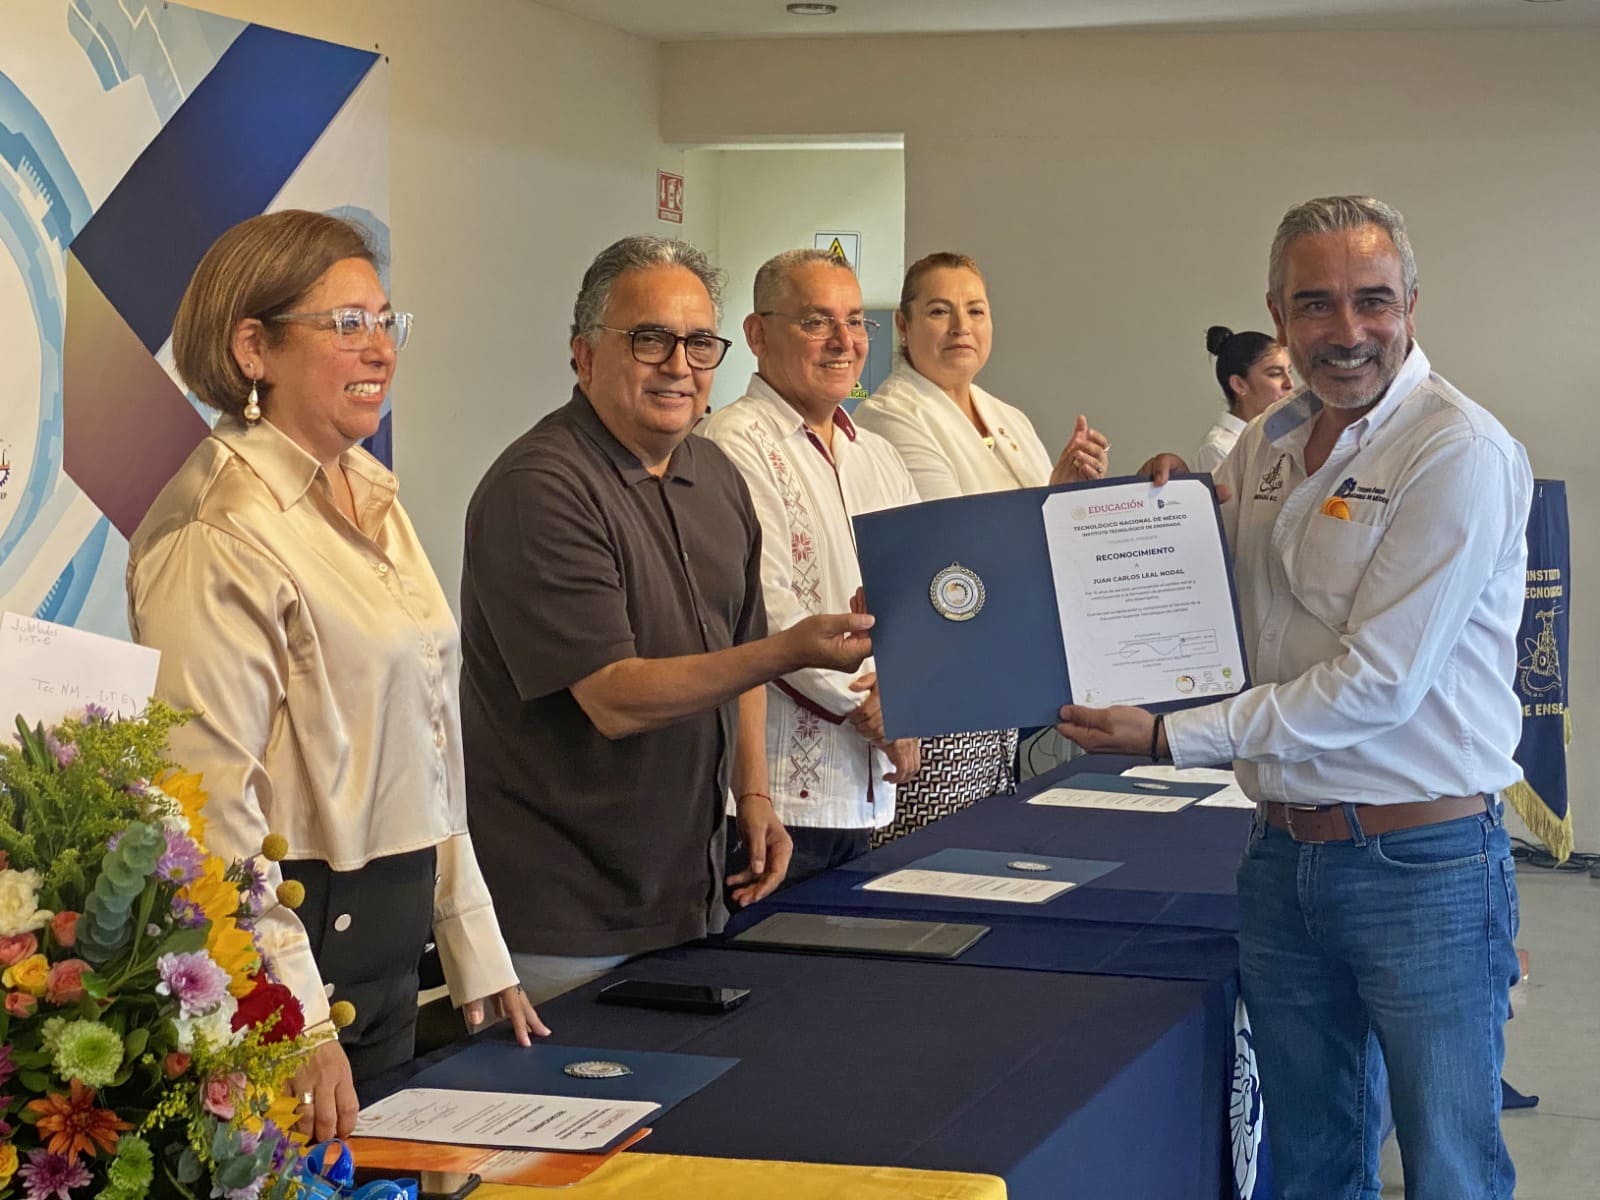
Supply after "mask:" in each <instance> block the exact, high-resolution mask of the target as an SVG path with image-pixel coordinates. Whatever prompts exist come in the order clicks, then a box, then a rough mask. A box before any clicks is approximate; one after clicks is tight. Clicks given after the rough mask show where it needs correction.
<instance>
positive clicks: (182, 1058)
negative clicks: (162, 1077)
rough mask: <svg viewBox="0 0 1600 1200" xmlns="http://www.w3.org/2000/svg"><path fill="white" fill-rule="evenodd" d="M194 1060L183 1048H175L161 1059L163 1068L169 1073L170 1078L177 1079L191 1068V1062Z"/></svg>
mask: <svg viewBox="0 0 1600 1200" xmlns="http://www.w3.org/2000/svg"><path fill="white" fill-rule="evenodd" d="M193 1061H194V1060H193V1059H192V1058H190V1057H189V1056H188V1055H187V1054H185V1053H184V1052H183V1051H182V1050H174V1051H172V1052H171V1053H169V1054H168V1055H167V1057H166V1058H164V1059H162V1060H161V1069H162V1070H163V1071H165V1072H166V1073H167V1078H168V1079H176V1078H177V1077H178V1076H179V1075H182V1074H183V1073H184V1072H185V1071H187V1070H188V1069H189V1064H190V1063H191V1062H193Z"/></svg>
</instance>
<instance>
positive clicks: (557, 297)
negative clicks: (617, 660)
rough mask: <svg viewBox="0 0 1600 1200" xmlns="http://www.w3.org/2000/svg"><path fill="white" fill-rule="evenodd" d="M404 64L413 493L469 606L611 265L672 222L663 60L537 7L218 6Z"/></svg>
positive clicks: (395, 141)
mask: <svg viewBox="0 0 1600 1200" xmlns="http://www.w3.org/2000/svg"><path fill="white" fill-rule="evenodd" d="M197 7H201V8H205V9H208V10H210V11H213V12H218V13H223V14H225V15H227V16H230V17H236V18H239V19H241V20H249V21H258V22H260V23H261V24H264V25H271V26H274V27H276V28H279V29H286V30H289V31H291V32H294V33H301V34H306V35H308V36H311V37H320V38H326V39H328V40H329V41H336V42H344V43H346V44H349V45H355V46H373V45H378V46H380V47H381V48H382V50H383V51H384V53H386V54H388V55H389V56H390V59H391V70H392V72H393V74H392V81H391V82H392V86H391V96H392V105H393V112H392V125H391V136H390V156H391V163H392V175H393V178H392V188H393V190H392V193H391V214H392V226H393V242H392V250H393V258H394V263H393V289H394V301H395V304H396V306H397V307H401V308H410V309H413V310H415V312H416V313H417V332H416V336H415V338H414V339H413V340H412V342H411V343H410V345H408V346H407V347H406V350H405V355H404V360H403V362H402V363H401V368H400V372H399V375H398V377H397V379H396V388H395V401H396V403H395V411H394V443H395V470H396V473H397V474H398V475H399V477H400V495H401V499H402V501H403V502H404V503H405V505H406V509H407V511H408V512H409V513H410V514H411V518H412V520H413V521H414V522H415V524H416V526H417V530H418V532H419V533H420V535H421V537H422V540H423V544H424V545H425V546H426V547H427V550H428V554H429V556H430V557H431V558H432V560H433V565H434V569H435V570H436V571H437V572H438V575H439V579H440V581H441V582H442V583H443V584H444V589H445V593H446V594H447V595H448V596H450V598H451V601H452V603H454V602H455V601H456V597H457V593H458V591H459V588H460V581H461V536H462V519H463V516H464V514H465V512H466V504H467V499H468V498H469V497H470V496H471V494H472V489H473V488H474V487H476V486H477V482H478V479H479V478H480V477H481V476H482V474H483V472H484V469H485V468H486V467H487V466H488V465H489V463H490V462H491V461H492V460H493V458H494V457H495V455H497V454H498V453H499V452H500V450H501V449H502V448H503V447H504V446H505V445H506V443H508V442H510V441H511V440H512V439H513V438H514V437H516V436H517V435H518V434H520V433H521V432H522V431H523V430H525V429H526V428H527V427H528V426H530V425H532V424H533V422H534V421H535V420H536V419H537V418H538V417H539V416H540V415H542V414H543V413H545V412H548V411H549V410H550V409H552V408H555V407H557V406H558V405H560V404H562V403H564V402H565V401H566V398H567V396H568V394H569V391H570V389H571V386H572V382H573V377H572V372H571V370H570V369H569V367H568V365H567V360H568V357H569V355H568V350H567V330H568V327H569V325H570V324H571V321H572V301H573V297H574V295H575V294H576V292H577V289H578V282H579V280H580V279H581V278H582V275H583V270H584V268H585V267H587V266H588V264H589V261H590V259H592V258H593V257H594V255H595V253H596V252H597V251H599V250H600V249H601V248H602V247H604V246H606V245H607V244H609V243H610V242H612V241H614V240H615V239H617V238H619V237H622V236H623V235H625V234H630V233H650V232H660V233H668V234H676V233H677V231H678V229H679V226H677V225H671V224H667V223H665V222H658V221H657V220H656V210H655V172H656V168H657V167H661V168H663V169H665V170H670V171H676V172H681V170H682V159H683V155H682V154H681V153H679V152H677V151H675V150H669V149H667V148H666V147H665V146H664V145H663V143H662V141H661V139H660V136H659V134H658V131H657V130H658V112H659V99H658V96H659V92H658V86H659V71H658V66H657V55H656V48H655V45H654V44H653V43H651V42H647V41H644V40H642V39H640V38H634V37H630V36H628V35H626V34H622V33H618V32H617V31H615V30H613V29H609V28H607V27H605V26H601V25H597V24H593V23H591V22H587V21H583V20H580V19H578V18H576V17H571V16H568V15H566V14H564V13H558V12H555V11H554V10H551V9H547V8H544V7H542V6H540V5H538V4H534V3H530V2H529V0H451V2H450V3H433V2H430V3H418V2H415V0H403V2H401V3H395V2H394V0H342V2H341V3H338V4H330V3H326V2H324V0H272V2H271V3H268V2H267V0H199V2H198V3H197Z"/></svg>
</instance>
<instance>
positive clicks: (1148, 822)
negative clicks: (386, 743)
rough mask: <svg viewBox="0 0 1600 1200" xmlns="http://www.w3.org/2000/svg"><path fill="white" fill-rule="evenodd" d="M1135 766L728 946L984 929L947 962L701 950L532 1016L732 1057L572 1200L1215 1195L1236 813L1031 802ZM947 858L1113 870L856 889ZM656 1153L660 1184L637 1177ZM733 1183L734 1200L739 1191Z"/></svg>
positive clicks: (959, 834) (1223, 1164)
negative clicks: (991, 889) (759, 1168)
mask: <svg viewBox="0 0 1600 1200" xmlns="http://www.w3.org/2000/svg"><path fill="white" fill-rule="evenodd" d="M1135 761H1138V760H1134V759H1117V758H1109V757H1105V756H1091V757H1089V758H1084V759H1078V760H1074V761H1073V762H1070V763H1067V764H1064V765H1063V766H1062V767H1060V768H1058V769H1057V770H1056V771H1053V772H1051V773H1050V774H1048V775H1046V776H1043V777H1041V778H1040V779H1039V780H1035V781H1031V782H1030V784H1028V785H1025V787H1024V789H1023V791H1022V793H1021V794H1020V795H1019V796H1014V797H996V798H994V799H991V800H987V801H984V802H983V803H981V804H979V805H976V806H974V807H973V808H971V809H968V810H965V811H964V812H961V813H958V814H955V815H954V816H951V817H948V818H946V819H945V820H943V821H941V822H938V823H937V824H935V825H932V826H929V827H928V828H926V829H923V830H919V831H918V832H917V833H915V834H912V835H911V836H909V837H907V838H905V839H902V840H901V841H899V842H895V843H891V844H890V845H888V846H885V847H883V848H881V849H880V850H877V851H875V852H874V853H873V854H871V855H869V856H867V857H865V858H863V859H861V860H857V862H855V863H852V864H849V865H848V866H847V867H845V868H841V869H840V870H837V871H833V872H830V873H828V874H827V875H825V876H822V877H819V878H818V879H815V880H811V881H808V882H807V883H805V884H801V885H799V886H797V887H795V888H791V889H786V890H785V891H784V892H782V893H780V894H779V895H778V896H776V897H773V898H771V899H769V900H768V901H766V902H764V903H763V904H762V905H760V906H759V907H758V908H757V909H756V910H754V911H753V912H751V913H748V914H741V915H740V916H739V917H738V918H737V919H736V921H735V923H734V925H733V927H732V928H733V929H735V930H736V929H738V928H742V927H743V926H745V925H747V924H749V923H751V922H753V921H754V920H757V919H760V918H761V917H762V916H765V915H768V914H770V913H771V912H773V911H776V910H778V909H782V908H790V909H811V910H822V911H831V912H851V913H861V914H866V915H894V916H906V917H912V918H916V917H922V918H927V917H931V916H941V917H948V916H951V915H955V914H959V915H960V916H962V917H965V918H967V919H977V920H981V921H982V922H983V923H984V924H988V925H990V926H992V929H993V931H992V932H991V933H990V934H989V935H988V936H987V937H986V938H984V939H983V940H982V941H980V942H979V943H978V944H977V945H976V946H974V947H973V948H972V949H971V950H969V951H968V952H967V953H966V954H965V955H964V956H963V957H962V959H961V960H960V961H959V962H955V963H945V962H931V963H930V962H909V961H898V960H887V959H869V958H851V957H843V956H833V955H805V954H795V953H785V952H775V951H756V950H745V949H735V948H733V947H730V946H727V945H724V944H720V943H719V942H717V941H715V940H714V941H712V942H710V943H701V944H696V945H692V946H687V947H681V948H678V949H674V950H668V951H662V952H660V953H657V954H653V955H649V956H647V957H645V958H642V959H639V960H636V961H634V962H632V963H629V964H627V965H626V966H624V967H623V968H622V969H621V970H620V971H618V972H615V973H613V974H612V975H610V976H608V977H606V978H605V979H602V980H599V981H596V982H595V983H592V984H589V985H587V986H586V987H584V988H580V989H578V990H577V991H574V992H572V993H569V994H567V995H565V996H562V997H559V998H558V999H556V1000H554V1001H552V1002H550V1003H548V1004H546V1005H544V1006H542V1007H541V1010H540V1011H541V1015H542V1016H543V1017H544V1018H545V1019H546V1020H547V1021H548V1022H549V1024H550V1025H551V1027H552V1028H553V1029H554V1030H555V1033H554V1037H553V1040H554V1041H555V1042H556V1043H557V1044H561V1043H565V1044H570V1045H575V1046H610V1047H615V1048H617V1049H619V1050H665V1051H677V1052H681V1053H692V1054H710V1055H726V1056H731V1057H736V1058H739V1059H740V1060H741V1061H740V1063H739V1064H738V1065H737V1066H736V1067H735V1068H733V1069H732V1070H730V1071H729V1072H728V1073H727V1074H725V1075H723V1076H722V1077H720V1078H719V1079H717V1080H716V1081H715V1082H713V1083H712V1084H710V1085H709V1086H708V1087H706V1088H705V1089H704V1090H703V1091H701V1092H699V1093H698V1094H696V1095H694V1096H692V1097H690V1098H689V1099H687V1100H685V1101H683V1102H682V1103H681V1104H679V1105H678V1106H676V1107H675V1108H673V1109H671V1110H669V1111H668V1112H666V1113H663V1114H661V1115H660V1116H659V1117H658V1118H657V1119H656V1120H655V1121H654V1122H653V1127H654V1132H653V1133H652V1134H651V1136H650V1137H648V1138H647V1139H645V1141H644V1142H642V1143H640V1145H639V1147H638V1148H637V1150H635V1151H630V1152H628V1153H626V1154H624V1155H622V1156H620V1157H619V1159H618V1160H617V1162H616V1163H613V1164H608V1166H607V1167H605V1168H604V1169H603V1170H602V1171H601V1172H599V1173H597V1175H596V1176H595V1178H594V1179H593V1180H591V1181H590V1182H589V1183H586V1184H584V1185H582V1186H583V1187H585V1188H589V1187H591V1186H597V1185H599V1184H600V1183H602V1182H604V1181H606V1180H607V1178H608V1176H610V1175H612V1174H614V1173H618V1172H621V1171H624V1170H626V1171H627V1172H634V1171H637V1170H646V1169H648V1170H651V1171H653V1172H656V1174H657V1177H658V1178H659V1177H661V1173H662V1172H665V1173H666V1175H668V1176H670V1177H671V1178H672V1179H674V1180H676V1181H677V1184H675V1186H678V1185H681V1186H683V1187H685V1188H692V1187H702V1188H704V1189H706V1190H702V1191H700V1192H693V1193H692V1194H696V1195H705V1196H712V1195H716V1194H719V1193H718V1192H717V1191H716V1190H715V1189H716V1188H717V1187H718V1186H722V1184H719V1183H718V1179H721V1180H722V1181H723V1183H726V1182H727V1180H728V1179H730V1178H732V1177H733V1176H734V1175H737V1173H738V1165H737V1163H729V1162H728V1160H745V1161H747V1162H749V1161H763V1162H766V1161H780V1162H784V1163H787V1164H789V1165H790V1166H793V1164H796V1163H801V1164H831V1165H832V1166H834V1167H836V1168H840V1169H845V1168H850V1169H853V1170H856V1171H864V1172H867V1174H862V1175H859V1176H851V1178H853V1179H858V1180H859V1182H860V1186H861V1190H859V1191H858V1190H857V1188H856V1186H855V1184H851V1185H849V1186H848V1187H842V1189H841V1190H839V1191H838V1192H836V1193H834V1194H837V1195H840V1196H856V1195H862V1196H871V1195H874V1194H875V1193H874V1192H873V1191H872V1190H868V1188H869V1186H870V1187H872V1188H881V1187H882V1186H884V1178H885V1177H884V1176H883V1174H882V1172H883V1170H884V1169H899V1170H911V1171H915V1172H933V1173H936V1174H933V1175H931V1176H927V1179H931V1180H933V1181H934V1182H933V1184H932V1186H933V1187H934V1188H935V1190H934V1191H933V1192H931V1193H928V1194H929V1195H932V1196H937V1195H939V1192H938V1190H937V1189H938V1188H941V1187H944V1188H947V1189H957V1190H956V1191H954V1192H952V1195H962V1194H963V1193H962V1192H961V1191H960V1190H959V1189H960V1188H962V1187H965V1186H969V1184H970V1181H971V1180H972V1179H973V1178H974V1177H977V1178H979V1179H981V1178H982V1177H985V1176H987V1177H991V1178H997V1179H1000V1180H1003V1181H1004V1187H1005V1194H1006V1195H1007V1196H1008V1197H1009V1198H1010V1200H1035V1198H1037V1200H1045V1198H1052V1200H1053V1198H1055V1197H1061V1196H1067V1197H1072V1196H1084V1197H1096V1198H1098V1197H1138V1198H1139V1200H1168V1198H1172V1200H1216V1198H1217V1197H1219V1196H1226V1195H1229V1194H1230V1192H1231V1186H1230V1182H1229V1181H1230V1178H1231V1175H1232V1156H1231V1149H1230V1146H1229V1139H1230V1132H1229V1119H1228V1109H1229V1101H1230V1084H1231V1074H1232V1066H1233V1050H1234V1017H1235V1004H1236V999H1237V978H1236V969H1237V954H1238V952H1237V944H1236V942H1235V937H1234V935H1235V932H1236V930H1237V924H1238V911H1237V900H1236V898H1235V895H1234V887H1233V872H1234V864H1235V863H1236V861H1237V858H1238V855H1239V853H1240V851H1241V850H1242V848H1243V845H1244V841H1245V839H1246V837H1247V835H1248V830H1249V823H1250V814H1249V813H1248V812H1244V811H1240V810H1229V809H1200V808H1195V807H1191V808H1189V809H1186V810H1184V811H1183V812H1180V813H1176V814H1169V815H1164V816H1151V815H1139V814H1125V813H1113V812H1103V811H1092V810H1076V809H1063V808H1044V807H1039V806H1030V805H1027V804H1025V803H1023V802H1022V801H1023V800H1025V799H1026V797H1027V796H1028V795H1031V794H1033V793H1034V792H1035V791H1036V790H1038V789H1040V788H1043V787H1047V786H1050V785H1051V784H1053V783H1055V782H1059V781H1060V780H1061V779H1063V778H1067V777H1070V776H1072V775H1076V774H1080V773H1082V772H1084V771H1090V770H1101V771H1113V772H1115V771H1120V770H1121V769H1122V768H1123V767H1124V766H1126V765H1129V764H1130V763H1132V762H1135ZM950 846H955V847H965V848H971V849H991V850H1006V851H1017V852H1021V853H1031V854H1040V855H1058V856H1065V857H1075V858H1095V859H1109V860H1114V861H1120V862H1122V863H1123V864H1124V865H1123V866H1122V867H1119V868H1118V869H1117V870H1115V871H1113V872H1111V873H1110V874H1108V875H1105V876H1102V877H1101V878H1100V879H1098V880H1095V881H1094V882H1092V883H1090V884H1088V885H1086V886H1084V887H1082V888H1078V889H1074V891H1072V892H1069V893H1068V894H1066V895H1065V896H1062V897H1059V898H1058V899H1057V900H1055V901H1052V902H1051V903H1049V904H1046V905H1037V906H1035V905H1000V904H993V905H989V906H987V907H975V906H973V905H972V904H970V903H960V902H953V901H947V900H940V899H938V898H934V897H921V896H898V895H890V894H886V893H872V892H860V891H858V890H856V885H857V884H859V883H860V882H862V881H864V880H865V879H866V878H867V877H869V875H870V874H878V873H881V872H883V871H885V870H891V869H894V868H897V867H900V866H904V865H905V864H907V863H909V862H911V861H914V860H916V859H918V858H922V857H924V856H926V855H929V854H932V853H934V852H935V851H936V850H939V849H942V848H945V847H950ZM1018 910H1025V911H1021V912H1019V911H1018ZM622 977H635V978H649V979H662V980H675V981H682V982H694V983H710V984H717V985H728V986H739V987H747V988H749V989H751V998H750V1000H749V1001H748V1002H747V1003H746V1004H745V1005H744V1006H743V1007H742V1008H740V1009H738V1010H735V1011H734V1012H732V1013H728V1014H724V1015H722V1016H718V1017H704V1016H693V1015H686V1014H676V1013H665V1012H651V1011H642V1010H635V1009H619V1008H611V1007H606V1006H601V1005H598V1004H595V1003H594V995H595V993H597V992H598V991H599V990H600V988H602V987H604V986H605V985H606V984H608V983H610V982H614V981H615V980H616V979H618V978H622ZM445 1053H447V1052H445ZM506 1053H507V1054H508V1055H512V1056H514V1055H515V1053H516V1049H515V1047H513V1046H509V1045H508V1047H507V1050H506ZM662 1156H671V1157H672V1159H673V1160H674V1162H675V1163H676V1164H677V1166H676V1167H675V1168H674V1169H672V1170H668V1169H667V1168H665V1167H662V1166H650V1167H646V1164H643V1163H641V1162H639V1161H638V1160H640V1159H643V1158H651V1157H654V1158H660V1157H662ZM718 1160H720V1162H719V1161H718ZM719 1172H720V1173H721V1174H719ZM728 1172H732V1173H733V1175H729V1174H727V1173H728ZM797 1178H798V1176H797ZM919 1178H921V1177H919ZM869 1179H870V1180H873V1181H874V1182H872V1183H870V1185H869V1182H868V1181H869ZM923 1181H924V1182H926V1180H923ZM607 1186H611V1184H610V1183H608V1184H607ZM727 1186H729V1187H730V1189H731V1190H730V1191H728V1192H727V1193H726V1194H729V1195H741V1196H742V1195H747V1194H748V1191H747V1190H746V1191H743V1192H741V1191H740V1189H739V1187H738V1186H736V1185H733V1184H728V1185H727ZM798 1186H800V1185H798V1184H797V1187H798ZM597 1194H600V1195H606V1194H608V1193H605V1192H599V1193H597ZM618 1194H621V1193H618ZM645 1194H651V1195H655V1194H656V1192H654V1191H647V1192H646V1193H645ZM662 1194H663V1195H669V1194H671V1193H667V1192H663V1193H662ZM685 1194H691V1193H689V1192H686V1193H685ZM764 1194H779V1193H777V1192H774V1191H772V1189H771V1188H770V1187H769V1188H767V1189H766V1190H765V1192H764ZM795 1194H796V1195H802V1194H804V1193H802V1192H800V1191H798V1190H797V1191H796V1192H795ZM905 1194H908V1195H916V1196H919V1197H920V1196H921V1195H923V1193H921V1192H908V1193H905ZM1259 1195H1260V1193H1258V1196H1259Z"/></svg>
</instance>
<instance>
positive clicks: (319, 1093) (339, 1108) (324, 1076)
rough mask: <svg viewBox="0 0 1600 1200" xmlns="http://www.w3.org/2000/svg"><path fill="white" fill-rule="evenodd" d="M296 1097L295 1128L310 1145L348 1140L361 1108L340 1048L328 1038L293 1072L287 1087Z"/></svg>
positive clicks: (342, 1049)
mask: <svg viewBox="0 0 1600 1200" xmlns="http://www.w3.org/2000/svg"><path fill="white" fill-rule="evenodd" d="M290 1086H292V1087H293V1088H294V1091H295V1094H296V1095H297V1096H299V1098H300V1120H299V1121H298V1122H296V1124H295V1128H296V1129H298V1130H299V1131H300V1132H301V1133H303V1134H305V1135H306V1136H307V1137H309V1138H310V1139H311V1140H312V1141H314V1142H325V1141H327V1140H328V1139H329V1138H331V1137H349V1136H350V1134H351V1133H352V1132H353V1131H354V1129H355V1127H356V1114H357V1113H359V1112H360V1111H361V1105H360V1103H359V1102H358V1101H357V1100H356V1085H355V1081H354V1080H353V1079H351V1077H350V1060H349V1059H348V1058H346V1057H345V1053H344V1048H343V1047H342V1046H340V1045H339V1043H338V1042H337V1041H335V1040H334V1039H332V1038H329V1039H328V1040H327V1041H325V1042H323V1043H322V1044H321V1045H320V1046H318V1047H317V1048H316V1049H315V1050H313V1051H312V1052H311V1053H310V1055H309V1056H307V1058H306V1060H305V1062H304V1063H302V1064H301V1066H300V1069H299V1070H298V1071H296V1072H295V1073H294V1082H293V1083H292V1084H291V1085H290Z"/></svg>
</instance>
